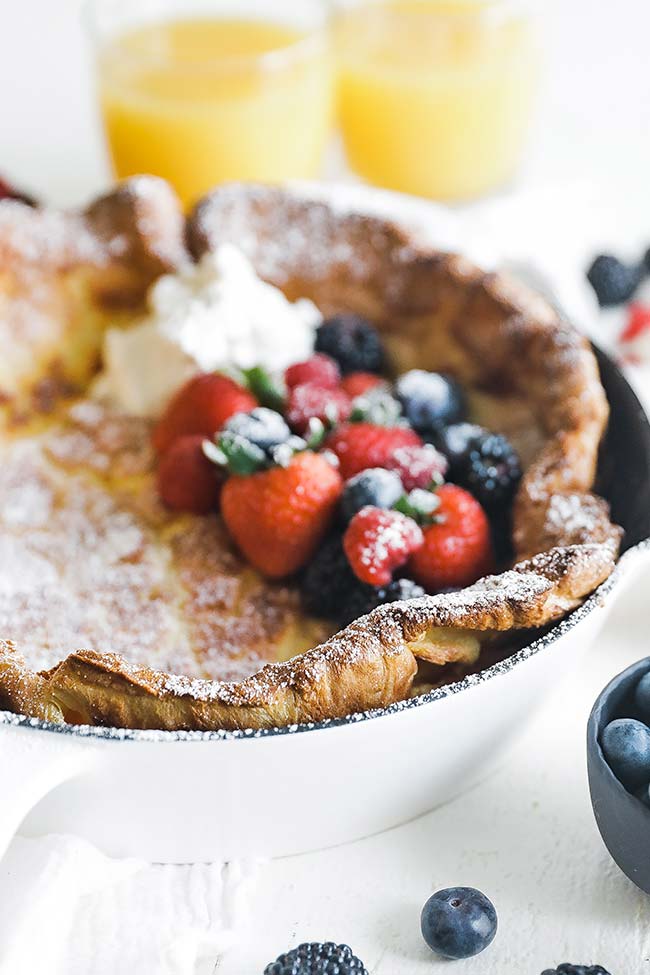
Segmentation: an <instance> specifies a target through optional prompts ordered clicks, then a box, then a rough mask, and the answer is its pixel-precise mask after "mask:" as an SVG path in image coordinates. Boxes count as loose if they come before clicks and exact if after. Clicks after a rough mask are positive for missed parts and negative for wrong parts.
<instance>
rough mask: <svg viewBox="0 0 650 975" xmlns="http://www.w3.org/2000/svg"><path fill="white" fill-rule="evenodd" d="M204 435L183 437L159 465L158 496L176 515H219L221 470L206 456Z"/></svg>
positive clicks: (169, 450) (173, 445) (175, 442)
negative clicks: (216, 512) (214, 512)
mask: <svg viewBox="0 0 650 975" xmlns="http://www.w3.org/2000/svg"><path fill="white" fill-rule="evenodd" d="M203 440H204V438H203V437H202V436H201V434H195V435H192V436H189V437H180V438H179V439H178V440H175V441H174V443H173V444H172V445H171V447H170V448H169V449H168V450H167V451H166V452H165V453H164V454H163V456H162V457H161V459H160V464H159V465H158V493H159V494H160V497H161V499H162V501H163V503H164V504H165V505H166V506H167V507H168V508H171V510H172V511H191V512H193V513H194V514H196V515H204V514H207V513H208V512H209V511H216V509H217V507H218V504H219V494H220V492H221V483H220V478H219V471H218V468H216V467H215V466H214V464H212V463H211V462H210V461H209V460H208V458H207V457H206V456H205V454H204V453H203Z"/></svg>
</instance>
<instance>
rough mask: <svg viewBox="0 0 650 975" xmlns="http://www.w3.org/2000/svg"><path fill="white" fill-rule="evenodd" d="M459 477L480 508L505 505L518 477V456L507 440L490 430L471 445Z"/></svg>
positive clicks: (510, 496) (519, 476)
mask: <svg viewBox="0 0 650 975" xmlns="http://www.w3.org/2000/svg"><path fill="white" fill-rule="evenodd" d="M462 477H463V481H464V484H463V486H464V487H466V488H467V490H468V491H470V492H471V493H472V494H473V495H474V497H475V498H476V499H477V500H478V501H480V502H481V504H482V505H483V507H484V508H487V509H488V510H494V509H495V508H500V507H505V506H506V505H508V504H510V502H511V501H512V499H513V497H514V494H515V491H516V490H517V486H518V485H519V481H520V480H521V464H520V462H519V456H518V454H517V452H516V450H515V449H514V447H513V446H512V444H511V443H510V441H509V440H507V439H506V438H505V437H503V436H501V434H499V433H491V434H489V435H488V436H487V437H483V438H481V439H480V440H479V441H478V442H474V443H473V444H472V445H471V447H470V451H469V454H468V455H467V456H466V460H465V466H464V470H463V472H462Z"/></svg>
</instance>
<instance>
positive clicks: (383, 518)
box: [343, 505, 424, 586]
mask: <svg viewBox="0 0 650 975" xmlns="http://www.w3.org/2000/svg"><path fill="white" fill-rule="evenodd" d="M423 542H424V536H423V534H422V529H421V528H420V526H419V525H418V524H417V522H415V521H413V519H412V518H407V516H406V515H402V514H400V513H399V511H386V510H385V509H383V508H374V507H372V506H371V505H366V507H365V508H362V509H361V511H359V512H357V514H356V515H355V516H354V518H353V519H352V521H351V522H350V524H349V525H348V528H347V531H346V533H345V536H344V538H343V548H344V549H345V554H346V555H347V557H348V561H349V563H350V566H351V567H352V571H353V572H354V574H355V575H356V576H357V578H359V579H360V580H361V581H362V582H366V583H368V584H369V585H371V586H387V585H388V584H389V583H390V582H391V581H392V578H393V572H394V571H395V569H399V568H400V566H402V565H404V564H405V563H406V562H407V560H408V558H409V556H410V555H412V553H413V552H416V551H417V550H418V549H419V548H420V546H421V545H422V544H423Z"/></svg>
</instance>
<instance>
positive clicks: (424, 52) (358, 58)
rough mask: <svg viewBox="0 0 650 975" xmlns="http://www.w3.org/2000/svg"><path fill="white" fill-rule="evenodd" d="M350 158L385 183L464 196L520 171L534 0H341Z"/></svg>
mask: <svg viewBox="0 0 650 975" xmlns="http://www.w3.org/2000/svg"><path fill="white" fill-rule="evenodd" d="M339 2H340V4H341V6H340V10H339V12H338V15H337V18H336V32H335V37H336V45H337V54H338V78H339V85H338V87H339V91H338V100H339V117H340V122H341V127H342V130H343V138H344V143H345V148H346V151H347V156H348V160H349V162H350V165H351V166H352V168H353V169H354V170H355V171H356V172H357V173H358V174H359V175H360V176H361V177H362V178H363V179H366V180H368V181H369V182H371V183H375V184H378V185H380V186H387V187H390V188H391V189H396V190H401V191H403V192H407V193H414V194H417V195H420V196H426V197H432V198H434V199H439V200H464V199H469V198H472V197H476V196H479V195H481V194H483V193H486V192H488V191H489V190H492V189H495V188H497V187H498V186H500V185H502V184H504V183H506V182H507V181H508V180H509V179H510V178H511V177H512V176H513V175H514V172H515V170H516V168H517V164H518V162H519V159H520V156H521V153H522V149H523V147H524V144H525V136H526V133H527V130H528V127H529V121H530V118H531V114H532V108H533V103H534V94H535V90H536V86H537V78H538V73H539V52H538V41H537V35H536V30H535V27H536V24H535V18H534V16H533V9H532V5H531V4H526V3H523V2H521V0H519V2H513V0H348V2H345V0H339Z"/></svg>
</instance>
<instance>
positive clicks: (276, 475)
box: [221, 451, 341, 579]
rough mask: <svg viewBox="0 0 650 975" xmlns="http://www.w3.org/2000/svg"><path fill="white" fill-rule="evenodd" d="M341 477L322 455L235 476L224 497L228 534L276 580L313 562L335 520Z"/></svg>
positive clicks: (299, 456) (309, 455) (306, 454)
mask: <svg viewBox="0 0 650 975" xmlns="http://www.w3.org/2000/svg"><path fill="white" fill-rule="evenodd" d="M340 494H341V478H340V476H339V473H338V471H336V470H335V469H334V468H333V467H332V466H331V465H330V464H328V462H327V460H326V459H325V458H324V457H323V456H321V455H320V454H314V453H311V452H309V451H305V452H304V453H300V454H296V455H295V456H294V458H293V460H291V462H290V463H289V464H288V466H287V467H273V468H271V469H270V470H262V471H259V472H258V473H256V474H251V475H249V476H247V477H237V476H235V477H230V478H229V479H228V480H227V481H226V483H225V485H224V487H223V491H222V494H221V512H222V515H223V519H224V521H225V523H226V527H227V528H228V531H229V532H230V534H231V535H232V537H233V539H234V541H235V542H236V543H237V545H238V546H239V548H240V549H241V551H242V552H243V554H244V555H245V556H246V558H247V559H248V561H249V562H250V563H251V564H252V565H254V566H255V568H257V569H259V570H260V572H263V573H264V575H266V576H268V577H269V578H271V579H281V578H283V577H284V576H288V575H291V574H292V573H294V572H297V570H298V569H300V568H302V567H303V566H304V565H306V564H307V562H308V561H309V559H310V558H311V557H312V555H313V554H314V552H315V551H316V549H317V547H318V545H319V543H320V542H321V540H322V538H323V536H324V535H325V532H326V531H327V529H328V527H329V524H330V522H331V520H332V518H333V516H334V512H335V510H336V505H337V503H338V499H339V496H340Z"/></svg>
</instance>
